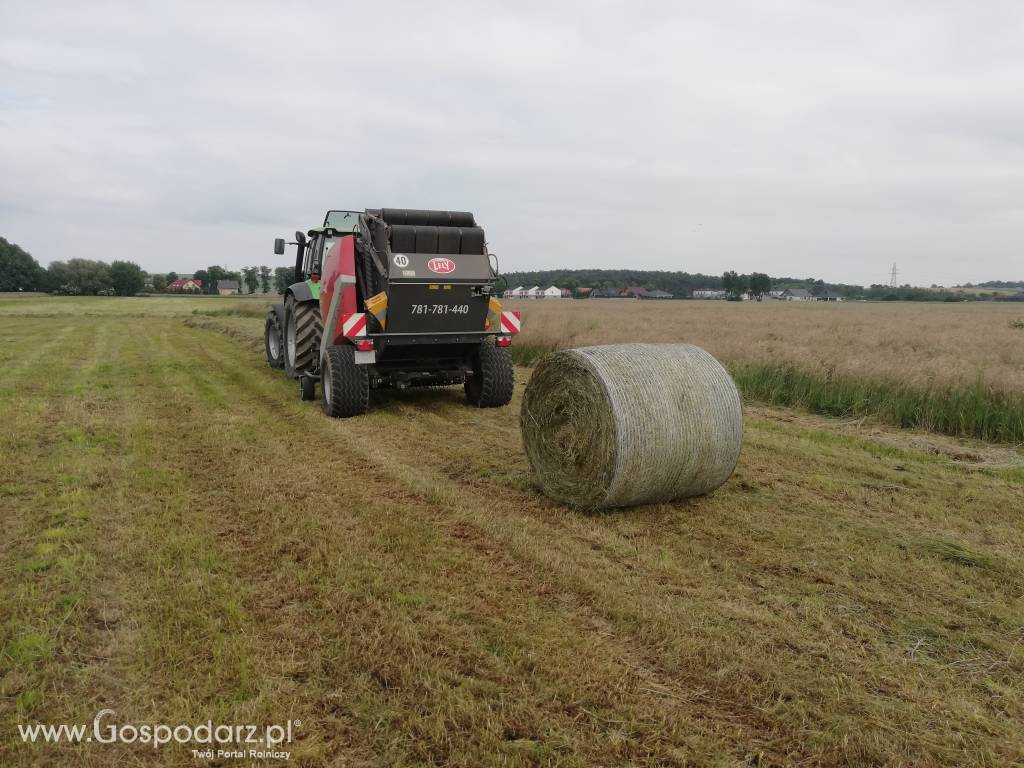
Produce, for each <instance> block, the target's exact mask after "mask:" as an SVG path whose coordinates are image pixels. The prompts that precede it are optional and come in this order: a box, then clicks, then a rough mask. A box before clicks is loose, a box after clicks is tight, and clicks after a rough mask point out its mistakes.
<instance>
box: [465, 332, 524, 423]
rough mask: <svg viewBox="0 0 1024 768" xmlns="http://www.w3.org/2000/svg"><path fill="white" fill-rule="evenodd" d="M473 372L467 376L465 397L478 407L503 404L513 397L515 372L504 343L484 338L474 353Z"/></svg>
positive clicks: (492, 406) (495, 406) (498, 406)
mask: <svg viewBox="0 0 1024 768" xmlns="http://www.w3.org/2000/svg"><path fill="white" fill-rule="evenodd" d="M472 363H473V375H472V376H467V377H466V383H465V389H466V399H467V400H468V401H469V402H470V404H471V405H475V406H477V407H478V408H501V407H502V406H504V405H508V404H509V402H511V400H512V389H513V387H514V386H515V372H514V370H513V368H512V355H510V354H509V352H508V350H507V349H506V348H505V347H496V346H494V344H492V343H490V342H486V341H485V342H484V343H482V344H481V345H480V347H479V348H478V349H477V351H476V352H475V353H474V354H473V361H472Z"/></svg>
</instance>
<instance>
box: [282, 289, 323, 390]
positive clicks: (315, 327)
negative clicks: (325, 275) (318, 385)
mask: <svg viewBox="0 0 1024 768" xmlns="http://www.w3.org/2000/svg"><path fill="white" fill-rule="evenodd" d="M321 333H323V322H322V321H321V319H320V304H319V303H318V302H316V301H296V300H295V299H294V298H293V297H291V296H289V297H288V299H287V301H285V305H284V369H285V372H286V373H287V374H288V375H289V376H290V377H291V378H293V379H297V378H299V376H301V375H302V374H304V373H311V372H312V371H313V370H314V369H315V368H316V363H317V352H318V351H319V349H320V334H321Z"/></svg>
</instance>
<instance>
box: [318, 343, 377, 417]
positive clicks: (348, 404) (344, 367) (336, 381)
mask: <svg viewBox="0 0 1024 768" xmlns="http://www.w3.org/2000/svg"><path fill="white" fill-rule="evenodd" d="M320 403H321V405H322V406H323V410H324V413H326V414H327V415H328V416H331V417H332V418H335V419H344V418H348V417H349V416H359V415H361V414H364V413H366V411H367V410H368V409H369V407H370V377H369V375H368V374H367V372H366V368H365V367H363V366H361V365H356V356H355V349H354V348H353V347H352V345H351V344H339V345H337V346H334V347H329V348H328V349H327V354H326V356H325V360H324V369H323V370H322V371H321V372H320Z"/></svg>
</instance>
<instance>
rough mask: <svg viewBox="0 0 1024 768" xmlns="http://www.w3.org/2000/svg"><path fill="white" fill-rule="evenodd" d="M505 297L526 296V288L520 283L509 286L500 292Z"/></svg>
mask: <svg viewBox="0 0 1024 768" xmlns="http://www.w3.org/2000/svg"><path fill="white" fill-rule="evenodd" d="M502 295H503V296H504V298H506V299H522V298H525V297H526V289H525V288H523V286H521V285H517V286H516V287H515V288H510V289H509V290H507V291H505V293H504V294H502Z"/></svg>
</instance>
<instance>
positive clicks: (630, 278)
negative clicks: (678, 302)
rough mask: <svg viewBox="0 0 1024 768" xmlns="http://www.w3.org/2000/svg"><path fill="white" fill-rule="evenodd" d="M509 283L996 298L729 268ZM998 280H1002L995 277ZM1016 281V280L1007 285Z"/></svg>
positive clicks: (529, 276) (565, 275) (677, 292)
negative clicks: (716, 272) (715, 272)
mask: <svg viewBox="0 0 1024 768" xmlns="http://www.w3.org/2000/svg"><path fill="white" fill-rule="evenodd" d="M502 277H503V279H504V285H500V286H499V288H500V289H501V290H504V289H505V288H506V287H507V288H515V287H517V286H523V287H524V288H530V287H531V286H534V285H538V286H540V287H541V288H544V287H546V286H549V285H555V286H558V287H559V288H568V289H569V290H571V291H573V293H575V294H577V295H582V294H580V293H579V289H580V288H591V289H595V290H596V289H599V288H605V289H610V288H614V289H619V290H621V289H623V288H626V287H634V286H635V287H640V288H646V289H647V290H649V291H656V290H657V291H667V292H669V293H671V294H673V295H674V296H675V297H676V298H687V297H689V296H691V295H692V294H693V292H694V291H699V290H712V291H725V292H726V294H727V295H728V296H729V297H730V298H740V297H742V296H743V295H744V294H747V293H749V294H751V295H752V296H754V297H755V298H757V297H760V296H765V295H767V294H769V293H770V292H772V291H784V290H786V289H787V288H802V289H804V290H806V291H808V292H809V293H811V295H813V296H821V295H823V294H825V293H833V294H836V295H838V296H841V297H843V298H844V299H863V300H867V301H947V302H953V301H972V300H974V301H976V300H985V299H991V298H992V297H991V296H973V295H970V294H966V293H963V292H960V291H950V290H946V289H944V288H934V287H933V288H917V287H914V286H910V285H903V286H896V287H894V286H889V285H871V286H868V287H865V286H863V285H852V284H849V283H829V282H825V281H824V280H821V279H819V278H814V277H805V278H797V277H771V276H770V275H768V274H767V273H764V272H753V273H751V274H739V273H737V272H735V271H733V270H729V271H727V272H725V273H723V274H722V275H705V274H702V273H699V272H671V271H665V270H636V269H547V270H539V271H522V272H507V273H505V274H504V275H503V276H502ZM993 282H998V281H993ZM1006 285H1012V284H1006Z"/></svg>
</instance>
